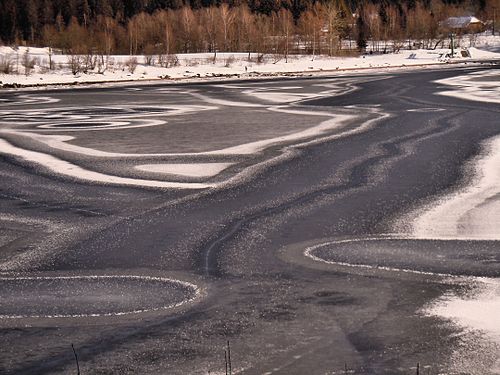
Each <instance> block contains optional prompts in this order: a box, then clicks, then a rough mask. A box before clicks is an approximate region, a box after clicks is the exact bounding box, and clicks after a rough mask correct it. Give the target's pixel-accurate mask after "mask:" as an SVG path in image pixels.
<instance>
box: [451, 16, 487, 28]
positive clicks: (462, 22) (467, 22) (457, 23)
mask: <svg viewBox="0 0 500 375" xmlns="http://www.w3.org/2000/svg"><path fill="white" fill-rule="evenodd" d="M482 23H483V22H482V21H481V20H480V19H478V18H476V17H474V16H462V17H449V18H447V19H446V20H445V21H444V22H443V25H444V26H446V27H450V28H452V29H463V28H466V27H468V26H471V25H481V24H482Z"/></svg>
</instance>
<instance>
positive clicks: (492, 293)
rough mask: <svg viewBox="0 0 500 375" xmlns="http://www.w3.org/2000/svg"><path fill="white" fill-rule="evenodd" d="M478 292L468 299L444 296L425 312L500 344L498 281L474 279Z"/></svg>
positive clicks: (499, 295)
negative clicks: (479, 332) (476, 332)
mask: <svg viewBox="0 0 500 375" xmlns="http://www.w3.org/2000/svg"><path fill="white" fill-rule="evenodd" d="M474 281H477V282H478V283H479V285H478V287H479V291H478V292H477V293H475V294H474V295H473V296H470V297H465V298H464V297H458V296H456V295H445V296H444V297H443V298H441V299H440V300H438V301H437V302H436V303H435V304H433V305H432V306H430V307H429V308H428V309H427V310H426V312H427V313H428V314H431V315H439V316H442V317H444V318H446V319H450V320H453V321H454V322H457V323H459V324H461V325H464V326H468V327H474V328H475V329H478V330H481V331H483V332H485V333H487V334H488V335H490V336H491V337H492V338H493V339H494V340H496V341H499V342H500V316H499V312H500V280H498V279H490V278H475V279H474Z"/></svg>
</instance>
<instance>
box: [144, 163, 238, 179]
mask: <svg viewBox="0 0 500 375" xmlns="http://www.w3.org/2000/svg"><path fill="white" fill-rule="evenodd" d="M233 164H234V163H196V164H180V163H179V164H145V165H137V166H135V167H134V168H135V169H137V170H139V171H143V172H151V173H165V174H174V175H177V176H186V177H212V176H215V175H217V174H219V173H220V172H222V171H223V170H224V169H226V168H228V167H229V166H231V165H233Z"/></svg>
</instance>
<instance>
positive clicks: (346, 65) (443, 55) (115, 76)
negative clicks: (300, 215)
mask: <svg viewBox="0 0 500 375" xmlns="http://www.w3.org/2000/svg"><path fill="white" fill-rule="evenodd" d="M498 39H499V40H500V37H498ZM499 44H500V41H499ZM462 51H464V54H462ZM449 54H450V50H449V49H438V50H404V51H401V52H399V53H392V54H372V55H370V54H367V55H363V56H359V57H328V56H310V55H290V56H288V57H287V58H285V57H284V56H275V55H264V56H262V55H258V54H255V53H251V54H249V53H218V54H217V55H216V56H215V55H214V54H213V53H199V54H179V55H176V56H175V57H172V59H173V60H174V61H175V62H174V64H173V65H174V66H171V67H168V68H165V67H160V66H157V65H155V58H154V57H150V58H152V59H153V60H152V61H151V64H149V65H147V64H145V61H146V58H145V57H144V56H132V57H131V56H110V57H109V59H108V60H107V63H106V69H105V70H104V71H103V72H98V71H97V70H98V68H94V69H93V70H89V71H87V73H77V74H73V73H72V70H71V69H70V64H69V61H70V60H71V57H70V56H67V55H60V54H59V55H57V54H53V55H52V56H51V57H50V58H51V60H52V67H53V70H49V69H48V66H49V49H48V48H26V47H20V48H18V49H16V50H14V49H12V48H11V47H0V65H5V64H6V63H7V62H8V63H9V64H10V65H11V66H10V70H12V72H13V73H11V74H4V73H1V72H0V87H1V85H3V86H6V87H12V86H36V85H50V84H75V83H79V84H81V83H96V82H120V81H122V82H125V81H141V80H160V79H172V80H178V79H189V78H212V77H224V76H227V77H242V78H245V77H255V76H274V75H286V74H300V73H313V72H315V73H317V72H323V71H325V72H328V71H338V70H356V69H370V68H372V69H380V68H390V67H411V66H413V67H415V66H425V65H434V64H446V63H450V62H467V61H470V60H472V59H474V60H476V59H492V58H499V59H500V54H497V53H493V52H488V51H483V50H479V49H477V48H468V49H467V50H458V51H457V53H456V54H455V57H454V58H449V57H447V56H448V55H449ZM464 56H467V57H464ZM94 58H95V57H94ZM26 61H32V62H33V64H34V67H33V68H32V69H31V68H28V70H29V72H28V74H26V69H25V67H24V65H26ZM2 70H4V69H0V71H2ZM101 70H103V69H101ZM16 72H18V73H16Z"/></svg>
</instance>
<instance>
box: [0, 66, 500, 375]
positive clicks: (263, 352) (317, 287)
mask: <svg viewBox="0 0 500 375" xmlns="http://www.w3.org/2000/svg"><path fill="white" fill-rule="evenodd" d="M499 82H500V70H499V69H498V65H495V64H493V63H492V64H488V63H483V64H482V65H481V66H479V65H477V66H475V65H467V66H465V65H464V66H460V67H448V68H443V67H439V68H431V67H427V68H422V69H418V70H414V71H391V72H388V71H387V72H384V73H382V74H380V73H379V74H374V73H353V74H350V75H349V74H342V75H339V76H336V77H335V76H327V75H324V76H321V77H312V78H305V77H296V78H288V79H275V80H239V81H224V82H204V83H179V84H165V83H154V84H153V83H151V84H140V85H132V84H130V86H127V85H125V84H121V85H119V86H109V87H94V88H93V87H86V88H71V89H69V88H65V89H63V88H59V89H50V88H45V89H43V90H40V89H37V90H32V91H29V90H23V91H18V90H3V91H1V92H0V202H1V204H0V348H1V349H0V373H2V374H9V375H12V374H37V375H39V374H68V373H72V372H74V371H75V358H74V355H73V351H72V349H71V344H73V345H74V347H75V350H76V351H77V353H78V359H79V365H80V368H81V372H82V374H91V373H92V374H132V373H136V374H137V373H140V374H209V373H210V374H224V373H225V355H224V351H225V350H227V345H228V341H229V343H230V351H231V366H232V373H233V374H292V375H293V374H305V373H310V374H344V373H352V374H413V373H416V371H417V364H418V366H419V370H420V373H422V374H478V375H486V374H498V373H500V318H499V315H498V311H500V310H499V309H500V282H499V276H500V242H499V241H500V123H499V119H500V107H499V98H500V90H499V87H500V86H499V84H498V83H499Z"/></svg>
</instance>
